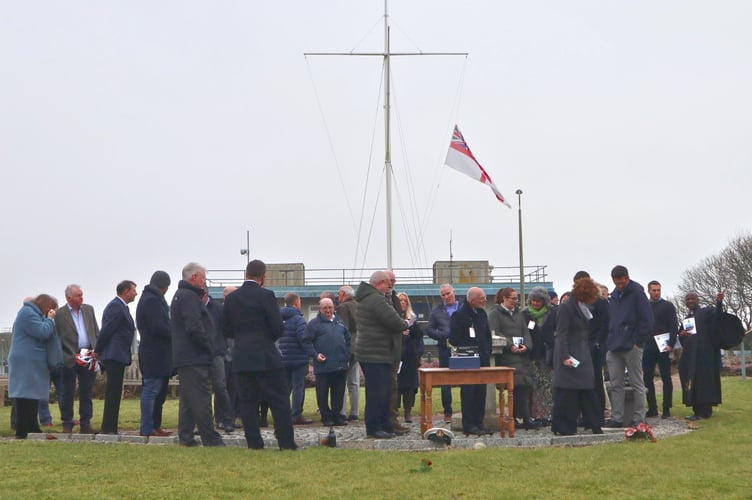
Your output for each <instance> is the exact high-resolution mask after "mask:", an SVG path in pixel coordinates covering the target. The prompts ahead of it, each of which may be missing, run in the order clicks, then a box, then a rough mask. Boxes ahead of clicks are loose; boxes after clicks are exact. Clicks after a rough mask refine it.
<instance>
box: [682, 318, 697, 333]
mask: <svg viewBox="0 0 752 500" xmlns="http://www.w3.org/2000/svg"><path fill="white" fill-rule="evenodd" d="M682 328H684V329H685V330H687V331H688V332H689V333H691V334H692V335H695V334H696V333H697V328H695V318H694V317H692V318H684V319H683V320H682Z"/></svg>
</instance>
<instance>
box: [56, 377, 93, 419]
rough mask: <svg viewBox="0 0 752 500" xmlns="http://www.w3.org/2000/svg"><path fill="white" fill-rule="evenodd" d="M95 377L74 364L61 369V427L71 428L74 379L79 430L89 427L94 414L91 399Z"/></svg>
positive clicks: (59, 392)
mask: <svg viewBox="0 0 752 500" xmlns="http://www.w3.org/2000/svg"><path fill="white" fill-rule="evenodd" d="M96 377H97V374H96V373H94V372H92V371H89V369H88V368H87V367H85V366H78V365H77V364H76V365H73V367H72V368H63V373H62V386H61V388H62V390H59V391H58V397H59V401H60V415H61V419H62V421H63V426H65V427H70V426H73V398H74V397H75V394H76V379H78V416H79V420H80V421H81V422H80V423H81V428H82V429H86V428H87V427H89V426H91V417H92V416H93V414H94V410H93V405H92V402H91V399H92V392H93V391H94V381H95V379H96Z"/></svg>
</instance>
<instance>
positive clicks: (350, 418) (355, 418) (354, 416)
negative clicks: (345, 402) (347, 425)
mask: <svg viewBox="0 0 752 500" xmlns="http://www.w3.org/2000/svg"><path fill="white" fill-rule="evenodd" d="M347 420H349V421H350V422H352V421H355V420H358V416H357V415H350V416H349V417H347Z"/></svg>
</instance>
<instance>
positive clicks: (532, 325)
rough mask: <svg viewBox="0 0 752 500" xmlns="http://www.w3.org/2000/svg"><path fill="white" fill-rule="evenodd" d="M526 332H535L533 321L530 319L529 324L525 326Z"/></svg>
mask: <svg viewBox="0 0 752 500" xmlns="http://www.w3.org/2000/svg"><path fill="white" fill-rule="evenodd" d="M527 329H528V330H535V320H534V319H531V320H530V322H529V323H528V324H527Z"/></svg>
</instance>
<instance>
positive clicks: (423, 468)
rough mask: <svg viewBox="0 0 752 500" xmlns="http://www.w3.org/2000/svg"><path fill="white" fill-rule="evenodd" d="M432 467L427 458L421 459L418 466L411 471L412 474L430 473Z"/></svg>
mask: <svg viewBox="0 0 752 500" xmlns="http://www.w3.org/2000/svg"><path fill="white" fill-rule="evenodd" d="M432 465H433V462H431V461H430V460H428V459H427V458H421V459H420V466H419V467H417V468H415V469H413V470H412V472H431V466H432Z"/></svg>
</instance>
